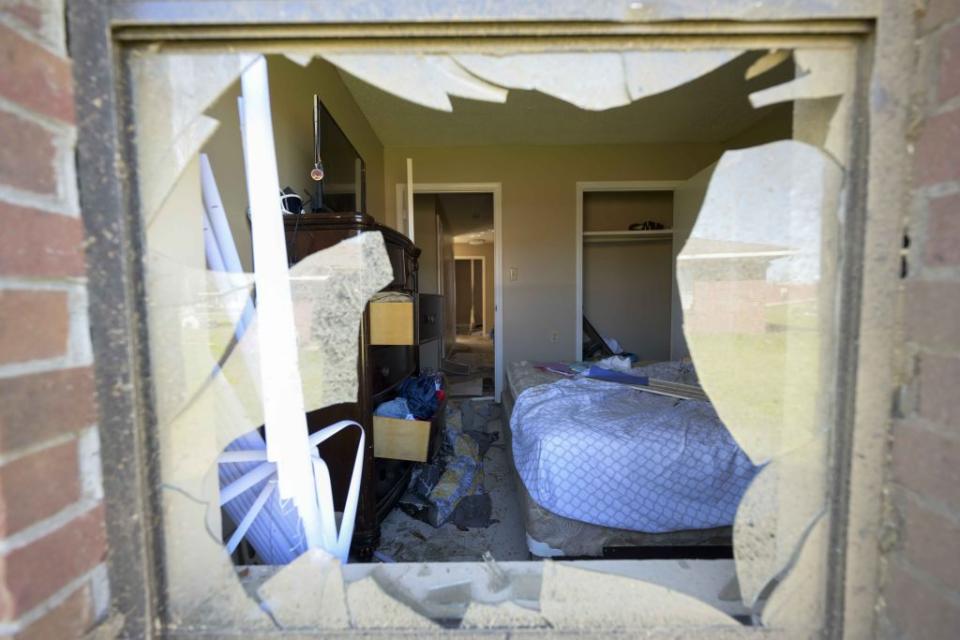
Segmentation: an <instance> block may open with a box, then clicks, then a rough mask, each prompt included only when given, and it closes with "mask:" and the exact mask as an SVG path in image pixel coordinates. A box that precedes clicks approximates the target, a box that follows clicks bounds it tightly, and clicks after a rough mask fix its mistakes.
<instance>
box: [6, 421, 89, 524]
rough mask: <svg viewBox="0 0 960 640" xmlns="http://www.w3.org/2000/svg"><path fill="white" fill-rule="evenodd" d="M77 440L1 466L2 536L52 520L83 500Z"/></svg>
mask: <svg viewBox="0 0 960 640" xmlns="http://www.w3.org/2000/svg"><path fill="white" fill-rule="evenodd" d="M80 492H81V488H80V463H79V460H78V456H77V441H76V440H71V441H69V442H66V443H64V444H61V445H58V446H54V447H50V448H49V449H43V450H41V451H38V452H36V453H32V454H30V455H28V456H26V457H23V458H19V459H17V460H14V461H13V462H9V463H7V464H5V465H3V466H2V467H0V536H8V535H11V534H13V533H16V532H17V531H20V530H21V529H24V528H25V527H28V526H30V525H31V524H34V523H36V522H39V521H41V520H43V519H44V518H49V517H50V516H52V515H53V514H55V513H57V512H58V511H60V510H61V509H63V508H65V507H67V506H68V505H70V504H72V503H74V502H76V501H77V500H79V499H80Z"/></svg>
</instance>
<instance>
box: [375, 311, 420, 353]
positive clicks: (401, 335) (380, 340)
mask: <svg viewBox="0 0 960 640" xmlns="http://www.w3.org/2000/svg"><path fill="white" fill-rule="evenodd" d="M370 344H377V345H383V344H389V345H411V344H413V302H371V303H370Z"/></svg>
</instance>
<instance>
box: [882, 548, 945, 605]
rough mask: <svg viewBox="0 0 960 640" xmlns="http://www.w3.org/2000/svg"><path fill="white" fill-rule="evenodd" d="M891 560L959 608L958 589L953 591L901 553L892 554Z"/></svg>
mask: <svg viewBox="0 0 960 640" xmlns="http://www.w3.org/2000/svg"><path fill="white" fill-rule="evenodd" d="M891 561H892V562H893V564H894V565H896V566H897V567H899V568H900V569H902V570H903V571H905V572H906V573H907V575H909V576H910V577H911V578H913V579H914V580H916V581H917V582H919V583H921V584H923V585H924V586H926V587H928V588H930V589H932V590H933V591H936V592H937V593H938V594H939V595H940V596H942V597H943V598H944V599H945V600H948V601H950V604H952V605H953V606H955V607H958V608H960V591H954V590H953V589H951V588H950V587H948V586H947V585H944V584H943V583H941V582H940V581H939V580H937V579H936V578H934V577H933V576H931V575H930V574H928V573H927V572H926V571H924V570H923V569H921V568H920V567H917V566H916V565H914V564H913V563H912V562H910V561H909V560H907V559H906V558H905V557H904V555H903V554H902V553H895V554H893V558H892V559H891Z"/></svg>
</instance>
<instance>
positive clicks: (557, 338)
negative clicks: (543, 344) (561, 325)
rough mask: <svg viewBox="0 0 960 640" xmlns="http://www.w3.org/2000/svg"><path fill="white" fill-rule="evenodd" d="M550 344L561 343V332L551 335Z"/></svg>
mask: <svg viewBox="0 0 960 640" xmlns="http://www.w3.org/2000/svg"><path fill="white" fill-rule="evenodd" d="M550 342H560V332H559V331H554V332H553V333H551V334H550Z"/></svg>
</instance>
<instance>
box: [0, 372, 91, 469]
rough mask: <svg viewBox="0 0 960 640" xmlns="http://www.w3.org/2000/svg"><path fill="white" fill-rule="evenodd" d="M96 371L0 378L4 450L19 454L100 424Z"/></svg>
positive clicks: (1, 446) (0, 425) (0, 440)
mask: <svg viewBox="0 0 960 640" xmlns="http://www.w3.org/2000/svg"><path fill="white" fill-rule="evenodd" d="M94 394H95V388H94V377H93V369H92V368H90V367H77V368H73V369H62V370H59V371H51V372H48V373H37V374H34V375H29V376H20V377H16V378H3V379H0V451H15V450H17V449H20V448H23V447H26V446H28V445H31V444H35V443H39V442H44V441H46V440H49V439H50V438H52V437H55V436H59V435H61V434H64V433H70V432H75V431H78V430H80V429H83V428H84V427H88V426H90V425H92V424H94V423H95V422H96V419H97V413H96V397H95V395H94Z"/></svg>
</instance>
